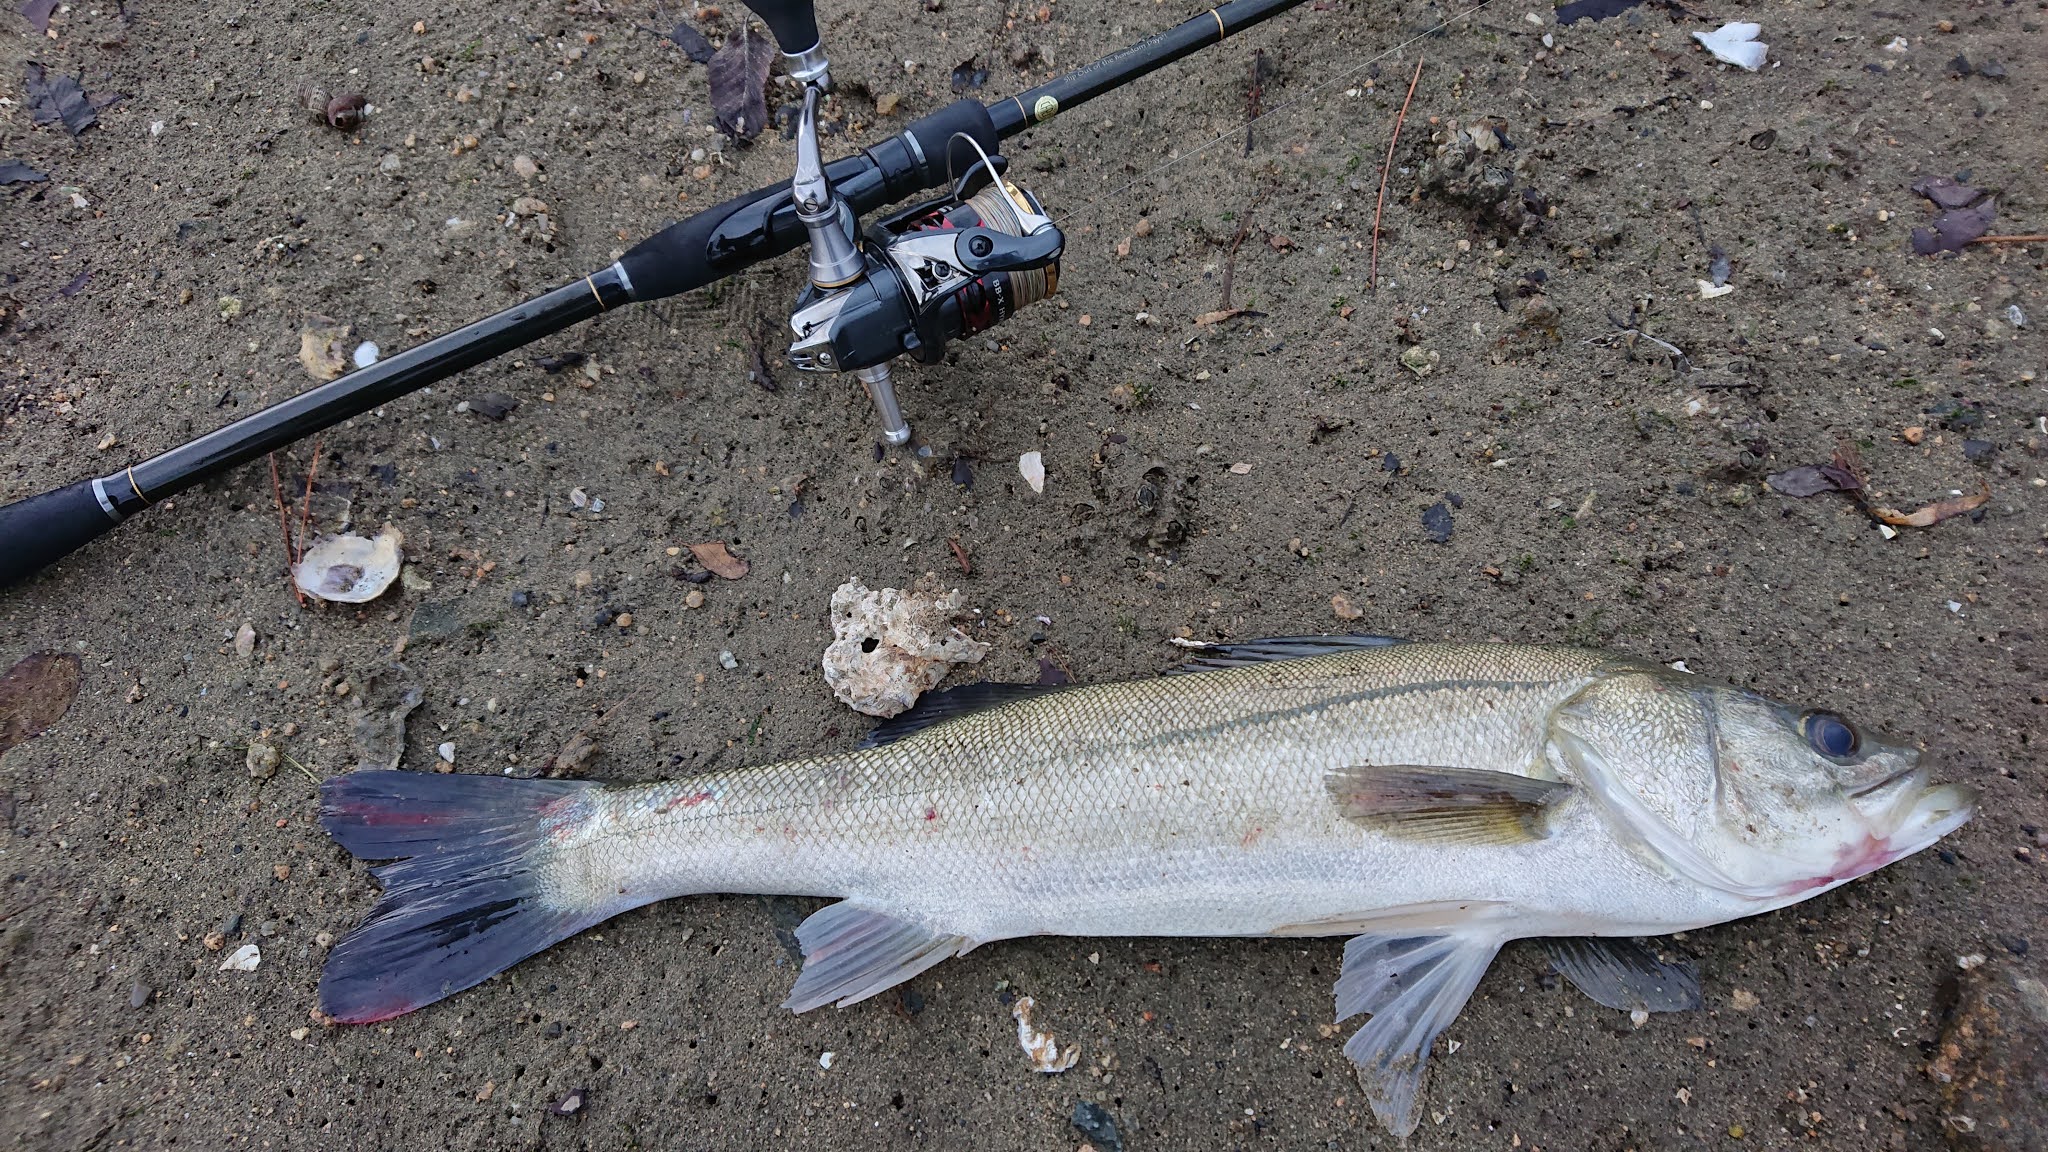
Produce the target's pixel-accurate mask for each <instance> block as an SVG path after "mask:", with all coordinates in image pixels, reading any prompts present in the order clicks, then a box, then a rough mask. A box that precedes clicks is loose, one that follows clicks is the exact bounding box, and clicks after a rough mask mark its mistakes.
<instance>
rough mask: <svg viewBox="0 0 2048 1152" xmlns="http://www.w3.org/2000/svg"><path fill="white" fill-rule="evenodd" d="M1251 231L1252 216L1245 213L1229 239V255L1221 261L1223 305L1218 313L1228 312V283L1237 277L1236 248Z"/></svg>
mask: <svg viewBox="0 0 2048 1152" xmlns="http://www.w3.org/2000/svg"><path fill="white" fill-rule="evenodd" d="M1251 229H1252V214H1251V213H1250V212H1246V213H1245V214H1244V223H1242V224H1239V225H1238V226H1237V235H1235V236H1232V237H1231V238H1230V255H1228V256H1226V257H1224V259H1223V284H1222V286H1223V303H1222V305H1221V306H1220V307H1219V308H1218V309H1217V310H1218V311H1221V312H1228V311H1230V282H1231V281H1232V280H1233V279H1235V278H1236V277H1237V246H1238V245H1240V244H1242V243H1244V238H1245V235H1246V234H1247V233H1249V232H1250V231H1251Z"/></svg>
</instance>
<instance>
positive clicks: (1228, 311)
mask: <svg viewBox="0 0 2048 1152" xmlns="http://www.w3.org/2000/svg"><path fill="white" fill-rule="evenodd" d="M1246 311H1247V309H1244V308H1218V309H1217V310H1216V311H1214V312H1204V313H1202V314H1201V315H1200V316H1197V317H1195V327H1197V328H1207V327H1208V326H1209V325H1211V324H1221V323H1223V322H1224V321H1225V320H1229V319H1232V318H1233V317H1237V316H1242V315H1244V314H1245V312H1246Z"/></svg>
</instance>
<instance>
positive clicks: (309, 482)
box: [292, 436, 320, 568]
mask: <svg viewBox="0 0 2048 1152" xmlns="http://www.w3.org/2000/svg"><path fill="white" fill-rule="evenodd" d="M319 474H320V438H319V437H317V436H316V437H314V438H313V462H312V463H311V464H309V465H307V466H306V503H305V506H304V508H302V509H301V510H300V512H299V546H298V549H297V551H296V554H295V555H293V557H292V566H293V567H294V568H296V567H298V564H299V561H301V560H304V559H305V558H306V535H307V533H309V532H311V531H312V530H313V477H315V476H318V475H319Z"/></svg>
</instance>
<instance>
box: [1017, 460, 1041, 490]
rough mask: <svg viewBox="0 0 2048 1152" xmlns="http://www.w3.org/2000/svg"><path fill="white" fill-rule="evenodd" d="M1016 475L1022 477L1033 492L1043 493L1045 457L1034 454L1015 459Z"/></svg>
mask: <svg viewBox="0 0 2048 1152" xmlns="http://www.w3.org/2000/svg"><path fill="white" fill-rule="evenodd" d="M1017 475H1019V476H1022V477H1024V482H1025V483H1026V484H1029V485H1031V490H1032V491H1033V492H1043V491H1045V457H1044V456H1041V455H1040V454H1038V453H1036V452H1026V453H1024V454H1023V455H1022V456H1019V457H1017Z"/></svg>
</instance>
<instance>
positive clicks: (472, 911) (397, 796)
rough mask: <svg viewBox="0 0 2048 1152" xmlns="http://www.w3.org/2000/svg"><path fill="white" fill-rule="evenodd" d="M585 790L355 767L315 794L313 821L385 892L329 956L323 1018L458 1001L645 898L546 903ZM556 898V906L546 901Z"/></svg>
mask: <svg viewBox="0 0 2048 1152" xmlns="http://www.w3.org/2000/svg"><path fill="white" fill-rule="evenodd" d="M598 788H599V785H598V784H597V783H595V782H594V781H588V780H515V779H509V778H506V777H502V776H464V775H441V774H438V773H431V772H393V771H360V772H351V773H349V774H348V775H346V776H336V777H333V778H331V779H329V780H327V781H325V782H324V783H323V784H321V786H320V825H321V827H322V828H324V829H326V831H327V834H328V835H329V836H332V837H333V838H334V839H335V841H336V842H337V843H339V844H340V845H341V846H342V847H344V848H346V849H348V850H349V852H351V853H353V854H354V855H355V856H357V857H358V858H361V859H365V860H393V861H396V862H395V863H391V864H385V865H382V866H381V867H378V868H375V869H373V870H372V872H373V874H374V875H375V876H376V877H377V879H378V880H379V881H381V882H382V883H383V885H384V894H383V896H382V897H381V898H380V899H379V900H378V901H377V904H376V906H375V907H374V908H372V909H371V910H370V914H369V916H368V917H367V918H365V919H364V920H363V922H362V923H361V924H358V925H357V926H356V928H355V930H354V931H352V932H350V933H349V934H348V935H347V936H345V937H343V938H342V940H341V942H340V943H338V944H336V945H335V946H334V949H333V951H331V952H329V953H328V954H327V964H326V967H325V969H324V970H323V971H322V973H321V977H320V1010H321V1011H322V1012H323V1013H325V1014H327V1015H328V1016H331V1017H333V1018H334V1019H335V1020H338V1021H341V1022H343V1023H349V1024H367V1023H372V1022H374V1021H378V1020H388V1019H390V1018H391V1017H393V1016H398V1015H402V1014H404V1013H407V1012H410V1011H412V1010H413V1009H415V1008H419V1007H421V1006H423V1005H427V1004H431V1003H433V1002H434V1001H436V1000H439V999H441V998H442V997H444V996H449V995H452V994H454V993H456V992H460V991H461V990H463V989H464V988H468V987H470V986H471V985H474V984H477V983H480V982H482V981H484V980H487V979H489V978H490V977H492V976H495V975H497V974H498V973H499V972H502V971H504V970H505V969H507V968H510V967H511V966H512V965H514V964H516V963H518V962H519V961H521V960H524V959H525V958H527V957H528V956H531V955H533V954H534V953H535V952H538V951H540V950H541V949H543V948H546V947H547V946H548V945H550V944H553V943H555V942H556V941H558V940H562V939H564V938H566V937H568V936H572V935H574V934H575V933H577V932H580V931H582V930H583V929H585V928H588V927H590V926H591V925H593V924H596V923H598V922H600V921H602V920H605V919H607V918H609V917H611V916H613V915H615V914H616V913H619V912H622V911H624V910H625V909H626V908H628V907H632V906H634V905H635V904H639V903H644V901H640V900H635V901H632V902H630V903H626V904H618V903H608V904H606V905H604V906H600V907H592V906H589V905H588V904H587V903H586V902H578V901H573V900H567V901H565V900H562V899H560V898H559V895H558V894H551V893H550V891H549V886H548V883H547V881H548V876H547V865H548V862H549V859H550V857H551V856H552V855H553V853H552V852H551V851H550V847H551V842H552V839H553V837H554V835H555V833H557V832H558V831H560V830H563V829H567V828H573V827H574V826H576V825H577V824H579V823H581V822H582V821H583V820H584V819H585V818H586V816H587V813H588V809H589V801H590V799H591V798H592V796H593V794H594V793H595V792H596V791H597V790H598ZM551 897H552V898H551Z"/></svg>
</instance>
